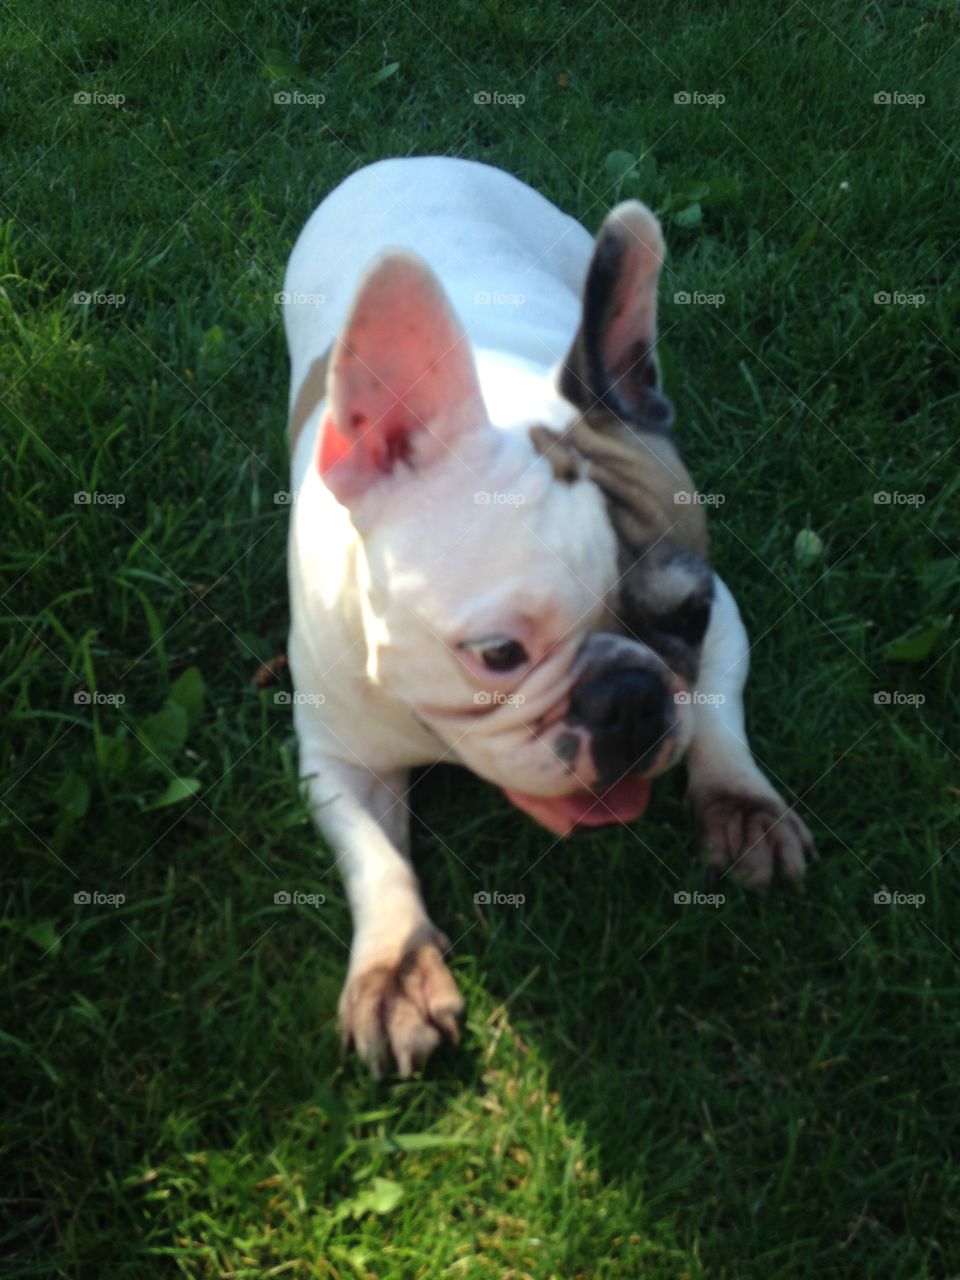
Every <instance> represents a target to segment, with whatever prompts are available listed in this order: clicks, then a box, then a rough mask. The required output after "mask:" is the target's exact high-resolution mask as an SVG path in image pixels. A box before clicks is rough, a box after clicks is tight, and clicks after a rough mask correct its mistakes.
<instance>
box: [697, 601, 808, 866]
mask: <svg viewBox="0 0 960 1280" xmlns="http://www.w3.org/2000/svg"><path fill="white" fill-rule="evenodd" d="M714 581H715V588H716V590H715V595H714V601H713V608H712V610H711V614H710V625H709V626H708V628H707V633H706V636H705V637H704V642H703V652H702V657H701V663H700V675H699V679H698V681H697V694H696V696H695V699H694V706H693V713H694V732H693V739H692V741H691V743H690V747H689V750H688V753H687V767H688V774H689V785H688V791H687V797H688V801H689V803H690V805H691V806H692V808H693V811H694V814H695V817H696V821H697V827H698V837H699V841H700V844H701V847H702V850H703V854H704V857H705V859H706V862H707V865H708V867H709V868H710V870H711V872H712V873H713V874H715V875H719V874H724V873H725V872H726V871H727V870H728V869H729V870H730V871H732V872H733V874H734V875H736V876H737V877H738V878H739V879H741V880H742V881H743V882H744V884H746V885H748V886H749V887H750V888H754V889H757V888H765V887H766V886H767V885H768V884H769V883H770V881H771V880H772V879H773V877H774V875H775V874H779V875H781V876H783V878H784V879H786V880H797V879H799V877H800V876H802V875H803V872H804V868H805V866H806V864H807V862H808V861H810V860H812V859H814V858H815V857H816V852H815V850H814V846H813V839H812V837H811V835H810V832H809V831H808V830H807V828H806V826H805V824H804V823H803V822H802V821H801V819H800V818H799V817H798V816H797V814H796V813H795V812H794V810H793V808H792V807H789V806H788V805H787V804H786V803H785V802H784V800H783V799H782V797H781V796H780V794H779V792H778V791H777V790H776V789H775V788H774V787H773V785H772V784H771V783H770V782H769V780H768V779H767V777H766V776H765V775H764V774H763V773H762V772H761V770H760V769H759V767H758V766H757V763H756V761H755V760H754V758H753V754H752V752H751V751H750V747H749V744H748V742H747V734H746V729H745V727H744V717H743V686H744V684H745V682H746V679H747V671H748V668H749V665H750V646H749V642H748V640H747V633H746V630H745V629H744V626H743V623H742V621H741V619H740V613H739V610H738V609H737V605H736V601H735V600H734V598H733V596H732V595H731V593H730V591H729V589H728V587H727V586H726V584H725V583H723V582H722V581H721V580H720V578H715V579H714Z"/></svg>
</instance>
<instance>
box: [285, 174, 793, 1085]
mask: <svg viewBox="0 0 960 1280" xmlns="http://www.w3.org/2000/svg"><path fill="white" fill-rule="evenodd" d="M663 253H664V249H663V239H662V236H661V231H660V226H659V224H658V222H657V220H656V219H655V218H654V217H653V215H652V214H651V213H650V211H649V210H648V209H647V208H646V207H645V206H644V205H642V204H639V203H638V202H636V201H630V202H627V203H624V204H620V205H618V206H617V207H616V208H615V209H614V210H613V211H612V212H611V213H610V214H609V216H608V217H607V219H606V221H605V222H604V224H603V226H602V228H601V230H600V233H599V236H598V237H597V240H596V243H595V244H594V243H593V242H592V241H591V239H590V237H589V235H588V234H587V232H586V231H585V230H584V229H583V227H581V226H580V225H579V224H578V223H577V222H575V221H574V220H573V219H572V218H569V217H567V216H566V215H565V214H563V213H561V212H560V211H559V210H558V209H557V208H556V207H555V206H554V205H552V204H550V203H549V202H548V201H547V200H545V199H544V198H543V196H540V195H538V194H537V193H536V192H535V191H533V190H531V188H529V187H527V186H524V185H523V184H522V183H521V182H518V181H517V180H516V179H515V178H512V177H510V176H508V175H507V174H505V173H502V172H500V171H499V170H496V169H492V168H489V167H487V166H486V165H481V164H475V163H473V162H470V161H465V160H451V159H429V158H424V159H407V160H385V161H382V162H380V163H378V164H374V165H371V166H370V167H369V168H366V169H362V170H361V171H360V172H358V173H355V174H353V176H352V177H350V178H348V179H347V180H346V181H345V182H343V183H342V184H341V185H340V186H339V187H337V188H336V189H335V190H334V191H333V192H331V194H330V195H329V196H327V198H326V199H325V200H324V201H323V202H322V203H321V205H320V206H319V208H318V209H317V210H316V211H315V212H314V214H313V216H312V217H311V218H310V220H309V222H308V223H307V225H306V227H305V228H304V230H303V232H302V234H301V236H300V238H299V240H298V241H297V244H296V247H295V248H294V251H293V254H292V255H291V258H290V262H289V266H288V269H287V275H286V281H285V313H284V317H285V322H286V331H287V340H288V343H289V348H290V360H291V366H292V372H291V389H290V422H291V433H292V438H293V444H292V447H293V484H292V488H293V492H294V502H293V511H292V523H291V529H290V598H291V610H292V628H291V636H290V649H289V654H290V666H291V670H292V673H293V679H294V684H295V687H296V690H297V697H296V706H295V722H296V727H297V733H298V735H299V740H300V752H301V773H302V776H303V777H304V779H305V780H306V784H307V786H308V787H309V794H310V798H311V801H312V804H313V807H314V810H315V813H316V818H317V821H318V822H319V824H320V826H321V828H322V830H323V832H324V834H325V835H326V837H327V839H328V840H329V842H330V844H331V845H332V846H333V848H334V850H335V852H336V855H337V861H338V863H339V864H340V866H341V867H342V870H343V873H344V875H345V878H346V887H347V893H348V896H349V899H350V905H351V908H352V912H353V917H354V926H355V933H354V940H353V947H352V951H351V958H350V966H349V972H348V975H347V982H346V987H345V989H344V992H343V996H342V998H341V1002H340V1017H341V1025H342V1029H343V1034H344V1037H345V1039H346V1040H348V1041H350V1042H352V1043H353V1044H354V1045H355V1046H356V1048H357V1050H358V1051H359V1053H360V1054H361V1055H362V1057H363V1058H364V1060H365V1061H366V1062H367V1063H368V1064H369V1065H370V1067H371V1068H372V1069H373V1070H374V1072H379V1071H381V1070H382V1069H383V1068H384V1067H385V1066H387V1064H388V1063H389V1061H390V1058H391V1056H392V1058H393V1060H394V1062H395V1064H396V1066H397V1068H398V1070H399V1071H400V1072H401V1074H407V1073H408V1072H409V1071H411V1070H412V1068H413V1067H414V1066H415V1065H417V1064H418V1063H420V1062H422V1061H423V1060H424V1058H425V1057H426V1056H427V1054H429V1053H430V1051H431V1050H432V1049H433V1048H434V1047H435V1046H436V1045H437V1044H438V1043H439V1042H440V1040H441V1039H442V1038H443V1036H444V1035H446V1036H449V1037H450V1038H452V1039H456V1037H457V1030H458V1019H459V1017H460V1015H461V1013H462V1009H463V1003H462V1000H461V998H460V995H459V992H458V991H457V988H456V986H455V984H454V981H453V978H452V977H451V975H450V972H449V970H448V969H447V967H446V964H445V963H444V952H445V949H446V948H447V945H448V944H447V942H446V940H445V938H444V937H443V935H442V934H441V933H440V932H439V931H438V930H437V928H436V927H435V926H434V924H433V923H432V922H431V920H430V918H429V916H428V915H427V912H426V908H425V907H424V904H423V901H422V899H421V896H420V890H419V887H418V883H417V877H416V875H415V873H414V871H413V868H412V866H411V864H410V861H409V857H408V816H409V815H408V810H407V806H406V803H405V796H406V791H407V771H408V769H409V768H410V767H411V766H413V765H422V764H426V763H428V762H432V761H436V760H441V759H442V760H448V761H454V762H459V763H461V764H464V765H466V766H467V767H468V768H470V769H472V770H473V771H474V773H477V774H479V775H480V776H481V777H483V778H486V779H488V780H489V781H490V782H492V783H494V784H495V785H497V786H499V787H501V788H502V789H503V791H504V792H505V794H506V795H507V796H508V797H509V799H510V800H511V801H513V803H514V804H516V805H517V806H519V808H521V809H523V810H525V811H526V812H527V813H529V814H530V815H532V816H533V817H534V818H536V819H537V820H538V821H539V822H541V823H542V824H543V825H544V826H545V827H547V828H548V829H549V830H550V831H552V832H555V833H557V834H560V835H566V834H569V833H571V832H574V831H577V830H582V829H584V828H588V827H592V826H596V825H600V824H602V823H609V822H629V821H632V820H633V819H635V818H637V817H638V816H639V815H640V814H641V813H642V812H643V809H644V808H645V806H646V803H647V800H648V797H649V792H650V780H651V779H652V778H654V777H656V776H657V775H658V774H660V773H662V772H663V771H664V770H665V769H668V768H669V767H670V766H671V765H672V764H674V763H675V762H676V761H677V760H679V759H680V758H681V756H684V755H685V757H686V762H687V768H688V771H689V796H690V802H691V804H692V807H693V809H694V812H695V815H696V818H697V821H698V826H699V830H700V839H701V842H702V845H703V848H704V851H705V854H706V857H707V860H708V862H709V864H710V865H711V866H712V867H713V868H715V869H717V870H722V869H723V868H725V867H727V866H732V868H733V870H734V871H735V872H736V873H737V874H738V875H741V876H742V877H743V878H744V879H745V880H746V881H748V882H749V883H751V884H754V885H766V884H767V883H768V882H769V881H770V880H771V878H772V877H773V875H774V872H775V871H779V872H781V873H782V874H783V875H785V876H786V877H787V878H791V879H792V878H796V877H797V876H799V875H800V874H801V873H802V871H803V868H804V865H805V862H806V860H807V859H808V858H809V857H810V856H812V855H813V847H812V843H811V840H810V836H809V833H808V832H807V829H806V827H805V826H804V825H803V823H802V822H801V821H800V819H799V818H798V817H797V816H796V815H795V814H794V813H793V812H792V810H791V809H789V808H788V807H787V806H786V804H785V803H784V802H783V800H782V799H781V798H780V796H779V795H778V794H777V792H776V790H775V789H774V788H773V787H772V786H771V784H770V783H769V782H768V781H767V779H766V778H765V777H764V775H763V774H762V773H761V771H760V770H759V768H758V767H757V765H756V763H755V761H754V759H753V757H752V755H751V752H750V749H749V747H748V745H747V740H746V736H745V732H744V724H743V708H742V690H743V684H744V680H745V678H746V673H747V657H748V644H747V637H746V634H745V632H744V629H743V625H742V623H741V621H740V617H739V614H738V612H737V607H736V604H735V603H734V600H733V597H732V596H731V594H730V592H729V591H728V590H727V588H726V587H725V586H724V584H723V583H722V582H721V581H720V579H719V578H718V577H717V576H716V574H715V573H714V572H713V570H712V568H711V567H710V563H709V561H708V558H707V534H706V527H705V519H704V508H703V505H702V504H701V503H699V502H698V501H696V495H695V492H694V486H693V484H692V482H691V480H690V478H689V476H688V474H687V472H686V470H685V469H684V466H683V464H682V463H681V461H680V456H679V453H678V450H677V446H676V444H675V442H674V440H673V438H672V436H671V433H670V423H671V420H672V417H673V413H672V409H671V407H670V404H669V401H668V400H667V399H666V397H665V395H664V394H663V392H662V390H661V389H660V382H659V376H658V370H657V361H656V356H655V343H656V290H657V280H658V277H659V274H660V269H661V266H662V262H663Z"/></svg>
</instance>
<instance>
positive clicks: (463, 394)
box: [317, 250, 489, 506]
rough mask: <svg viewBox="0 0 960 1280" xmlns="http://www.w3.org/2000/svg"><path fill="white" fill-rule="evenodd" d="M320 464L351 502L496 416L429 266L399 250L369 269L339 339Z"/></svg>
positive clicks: (436, 455)
mask: <svg viewBox="0 0 960 1280" xmlns="http://www.w3.org/2000/svg"><path fill="white" fill-rule="evenodd" d="M327 390H328V403H327V410H326V413H325V414H324V419H323V422H322V423H321V428H320V441H319V451H318V454H317V466H318V468H319V470H320V472H321V474H322V476H323V478H324V481H325V482H326V484H327V486H328V488H329V489H330V490H331V491H332V493H333V494H334V496H335V497H336V498H337V500H338V501H339V502H341V503H343V504H344V505H345V506H349V505H350V504H351V503H352V502H354V501H356V500H357V499H359V498H360V497H362V496H363V494H365V493H366V492H367V490H368V489H369V488H370V487H371V485H373V484H374V483H376V482H377V481H380V480H383V479H384V478H385V477H389V476H393V475H395V474H399V473H402V472H404V471H408V470H409V471H414V472H415V471H418V470H420V469H422V468H423V467H427V466H429V465H430V464H431V463H432V462H433V461H434V460H436V459H437V458H439V457H441V456H442V455H443V454H444V453H445V452H447V451H452V452H456V441H457V438H458V437H459V436H461V435H462V434H463V433H464V432H467V431H471V430H476V429H477V428H479V427H483V426H485V425H487V424H488V421H489V420H488V417H487V412H486V408H485V406H484V403H483V396H482V394H481V391H480V384H479V382H478V380H477V373H476V369H475V368H474V363H473V356H472V354H471V351H470V344H469V341H468V340H467V337H466V334H465V333H464V331H463V328H462V326H461V324H460V321H459V320H458V319H457V317H456V315H455V314H454V312H453V309H452V307H451V306H450V303H449V302H448V301H447V297H446V295H445V294H444V291H443V288H442V286H441V284H440V282H439V281H438V280H437V278H436V276H435V275H434V274H433V272H432V271H431V270H430V268H429V267H428V266H427V265H426V263H425V262H423V261H422V260H421V259H420V258H418V257H415V256H414V255H413V254H411V253H406V252H401V251H399V250H393V251H390V252H388V253H386V254H384V255H383V256H382V257H381V258H380V259H378V261H377V262H375V263H374V265H373V266H372V267H371V268H370V270H369V271H368V273H367V274H366V276H365V277H364V279H363V281H362V282H361V285H360V288H359V290H358V292H357V296H356V298H355V299H354V302H353V306H352V308H351V311H350V315H349V317H348V319H347V322H346V325H345V326H344V328H343V330H342V332H341V333H340V335H339V337H338V338H337V340H336V342H335V343H334V347H333V351H332V353H331V358H330V371H329V375H328V380H327Z"/></svg>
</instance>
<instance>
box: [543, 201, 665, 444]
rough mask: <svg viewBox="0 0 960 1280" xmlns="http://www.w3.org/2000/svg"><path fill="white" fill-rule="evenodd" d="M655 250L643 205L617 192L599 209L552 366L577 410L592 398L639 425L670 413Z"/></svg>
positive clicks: (656, 233)
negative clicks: (610, 205) (660, 360)
mask: <svg viewBox="0 0 960 1280" xmlns="http://www.w3.org/2000/svg"><path fill="white" fill-rule="evenodd" d="M663 256H664V246H663V233H662V232H661V230H660V223H659V222H658V221H657V219H656V218H655V217H654V215H653V214H652V213H651V212H650V210H649V209H648V208H647V207H646V205H644V204H641V203H640V201H639V200H625V201H624V202H623V203H622V204H618V205H617V206H616V208H615V209H613V210H612V211H611V212H610V213H609V214H608V215H607V218H606V220H605V222H604V224H603V226H602V227H601V228H600V234H599V235H598V236H597V242H596V245H595V246H594V250H593V257H592V259H591V260H590V267H589V269H588V271H587V280H586V284H585V286H584V291H583V313H582V315H581V319H580V328H579V329H578V331H577V336H576V338H574V341H573V346H572V347H571V348H570V352H569V354H568V355H567V358H566V360H565V361H564V364H563V368H562V370H561V373H560V391H561V394H562V395H563V396H565V397H566V399H567V400H569V401H570V402H571V403H572V404H575V405H576V406H577V408H578V409H580V410H581V411H582V412H584V413H587V412H589V411H590V410H591V409H593V408H595V407H597V406H600V407H602V408H605V409H607V410H609V411H610V412H612V413H614V414H616V416H617V417H618V418H620V419H622V420H623V421H624V422H627V423H629V424H631V425H632V426H634V427H637V428H639V429H640V430H643V431H665V430H666V429H667V428H668V427H669V426H670V423H671V422H672V421H673V406H672V405H671V404H670V401H669V400H668V399H667V397H666V396H665V395H664V394H663V392H662V391H661V390H660V371H659V368H658V365H657V358H656V354H655V352H654V346H655V343H656V337H657V281H658V280H659V278H660V268H661V267H662V266H663Z"/></svg>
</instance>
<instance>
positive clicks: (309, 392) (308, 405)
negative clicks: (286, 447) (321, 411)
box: [289, 347, 332, 453]
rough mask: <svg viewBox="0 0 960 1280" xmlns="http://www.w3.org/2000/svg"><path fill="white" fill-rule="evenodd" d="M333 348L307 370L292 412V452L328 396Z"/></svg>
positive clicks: (328, 349)
mask: <svg viewBox="0 0 960 1280" xmlns="http://www.w3.org/2000/svg"><path fill="white" fill-rule="evenodd" d="M331 351H332V348H331V347H328V348H327V350H326V351H325V352H324V353H323V355H322V356H317V358H316V360H314V362H313V364H311V366H310V368H309V369H308V370H307V376H306V377H305V378H304V380H303V382H302V383H301V384H300V390H299V391H298V392H297V398H296V400H295V401H294V404H293V409H292V410H291V411H290V424H289V425H290V452H291V453H293V451H294V450H295V449H296V447H297V440H298V439H299V438H300V432H301V431H302V430H303V428H304V427H305V426H306V425H307V423H308V422H309V420H310V417H311V415H312V414H313V412H314V410H315V409H316V408H317V406H318V405H319V403H320V401H321V400H322V399H323V398H324V396H325V395H326V394H327V370H328V369H329V367H330V353H331Z"/></svg>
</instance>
